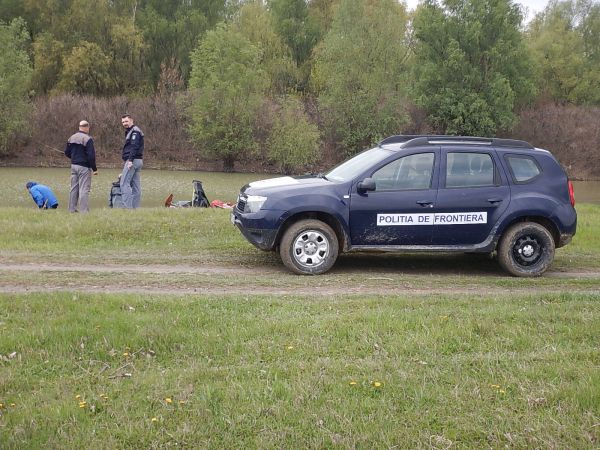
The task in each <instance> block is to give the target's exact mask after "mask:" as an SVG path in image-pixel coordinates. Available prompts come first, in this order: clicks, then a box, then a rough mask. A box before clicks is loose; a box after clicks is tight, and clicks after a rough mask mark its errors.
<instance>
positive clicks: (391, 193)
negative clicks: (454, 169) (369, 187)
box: [350, 147, 439, 246]
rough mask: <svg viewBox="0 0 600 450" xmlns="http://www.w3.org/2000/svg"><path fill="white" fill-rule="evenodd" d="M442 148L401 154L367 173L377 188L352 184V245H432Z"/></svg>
mask: <svg viewBox="0 0 600 450" xmlns="http://www.w3.org/2000/svg"><path fill="white" fill-rule="evenodd" d="M438 161H439V149H438V148H437V147H431V148H429V149H427V150H423V151H421V152H419V153H413V154H409V155H406V154H405V155H402V156H399V157H398V158H396V159H394V160H392V161H389V162H388V163H386V164H385V165H383V166H380V167H378V168H376V169H375V170H374V171H373V172H370V173H368V174H366V175H365V177H371V178H373V179H374V180H375V183H376V189H375V191H371V192H364V193H361V192H358V191H357V189H356V185H355V186H354V187H353V188H352V193H351V201H350V239H351V243H352V245H353V246H397V245H429V244H430V243H431V236H432V230H433V223H431V222H430V221H429V219H428V218H429V217H430V214H429V213H430V212H431V209H432V208H433V205H434V204H435V201H436V192H437V178H438V177H437V173H438V171H439V169H438V165H439V164H438Z"/></svg>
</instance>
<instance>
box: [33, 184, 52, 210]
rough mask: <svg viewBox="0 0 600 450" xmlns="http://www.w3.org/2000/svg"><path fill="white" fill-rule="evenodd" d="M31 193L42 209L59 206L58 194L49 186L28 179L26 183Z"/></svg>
mask: <svg viewBox="0 0 600 450" xmlns="http://www.w3.org/2000/svg"><path fill="white" fill-rule="evenodd" d="M25 187H27V190H28V191H29V193H30V194H31V198H33V201H34V202H35V204H36V205H37V206H38V208H40V209H56V208H58V200H57V199H56V195H54V192H52V189H50V188H49V187H48V186H44V185H43V184H38V183H36V182H35V181H28V182H27V184H26V185H25Z"/></svg>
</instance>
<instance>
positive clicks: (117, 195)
mask: <svg viewBox="0 0 600 450" xmlns="http://www.w3.org/2000/svg"><path fill="white" fill-rule="evenodd" d="M108 206H109V207H111V208H123V207H124V206H125V205H124V204H123V198H122V196H121V184H120V183H119V180H117V181H115V182H114V183H113V184H112V187H111V188H110V194H108Z"/></svg>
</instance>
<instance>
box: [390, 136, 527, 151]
mask: <svg viewBox="0 0 600 450" xmlns="http://www.w3.org/2000/svg"><path fill="white" fill-rule="evenodd" d="M386 144H404V145H403V147H404V148H409V147H418V146H420V145H426V144H463V145H489V146H493V147H517V148H531V149H533V148H534V147H533V145H531V144H530V143H529V142H526V141H520V140H517V139H499V138H484V137H476V136H446V135H420V134H417V135H415V134H405V135H402V134H399V135H395V136H390V137H387V138H385V139H383V140H382V141H381V142H379V146H381V145H386Z"/></svg>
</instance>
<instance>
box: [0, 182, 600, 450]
mask: <svg viewBox="0 0 600 450" xmlns="http://www.w3.org/2000/svg"><path fill="white" fill-rule="evenodd" d="M184 181H185V180H184ZM184 181H181V183H182V186H184V185H185V184H186V183H187V181H186V182H185V183H184ZM240 181H242V180H240ZM190 184H191V183H190ZM210 184H212V183H210ZM214 186H215V189H216V192H223V193H224V194H225V193H227V192H228V190H233V191H235V190H237V189H238V188H239V186H233V185H231V186H226V185H225V184H223V185H222V187H218V188H217V187H216V186H217V184H216V182H215V184H214ZM224 199H227V198H224ZM31 203H32V205H33V202H31ZM32 205H31V207H9V206H4V207H0V230H1V231H0V404H1V406H0V448H2V449H4V448H7V449H13V448H14V449H22V448H31V449H38V448H72V449H81V448H106V449H113V448H132V449H139V448H167V447H168V448H227V449H229V448H435V449H447V448H477V449H479V448H585V449H587V448H599V447H600V338H599V336H600V276H599V275H598V273H599V269H600V237H599V233H598V230H599V229H600V206H595V205H586V204H582V205H578V208H577V209H578V214H579V226H578V232H577V235H576V236H575V238H574V240H573V242H572V243H571V244H570V245H568V246H566V247H565V248H562V249H558V250H557V254H556V259H555V263H554V265H553V266H552V268H551V272H552V273H550V274H549V275H548V276H545V277H542V278H536V279H518V278H512V277H508V276H506V274H504V273H503V272H502V271H501V270H500V269H499V268H498V266H497V263H496V262H495V261H490V260H487V259H483V258H480V257H474V256H473V255H442V256H440V255H400V256H397V255H385V256H382V255H378V256H373V255H347V256H344V257H342V258H341V259H340V261H339V262H338V264H337V265H336V266H335V267H334V269H333V270H332V271H331V272H330V273H328V274H326V275H324V276H319V277H299V276H294V275H291V274H289V273H287V272H285V271H283V270H281V262H280V261H279V259H278V258H277V256H276V255H273V254H269V253H263V252H260V251H258V250H256V249H254V248H253V247H252V246H250V245H249V244H248V243H247V242H246V241H245V240H244V239H243V238H242V237H241V235H240V234H239V232H238V231H237V230H235V229H234V228H233V226H232V225H231V224H230V223H229V214H228V211H224V210H212V209H211V210H204V209H202V210H198V209H166V208H142V209H140V210H137V211H134V212H131V211H122V210H110V209H101V208H95V209H93V210H92V212H91V213H90V214H87V215H69V214H68V213H67V212H66V211H65V210H64V209H63V210H58V211H38V210H36V209H34V208H33V207H32ZM40 265H42V266H40ZM53 266H57V267H61V266H64V267H63V268H62V269H60V268H59V269H56V270H49V269H50V268H51V267H53ZM11 267H14V268H11ZM28 267H29V268H28ZM111 267H113V268H112V269H111ZM145 267H146V268H148V269H149V270H148V271H145V270H144V268H145ZM203 267H204V268H207V269H211V268H214V267H218V268H220V270H221V272H216V273H214V274H212V273H211V272H210V271H207V272H202V271H200V272H194V270H195V269H197V268H200V269H201V268H203ZM128 268H129V271H128V270H127V269H128ZM168 268H174V269H175V270H174V271H173V272H169V271H168V270H166V269H168ZM163 269H165V270H164V271H163ZM123 272H125V273H123ZM15 287H18V288H19V289H20V290H15V289H14V288H15ZM57 287H60V288H61V290H60V292H55V291H54V289H55V288H57ZM169 287H174V288H185V289H189V290H190V291H191V292H193V291H194V290H198V292H202V293H201V294H198V293H196V294H194V293H186V292H187V291H182V292H183V293H181V294H178V295H170V294H164V293H162V294H161V293H160V290H161V289H165V288H169ZM128 288H132V289H133V291H134V292H127V289H128ZM141 288H146V289H147V291H146V292H144V291H142V289H141ZM102 289H105V290H106V292H98V290H100V291H101V290H102ZM136 289H139V291H138V292H136V291H135V290H136ZM327 289H331V293H330V294H327V295H323V294H319V292H320V291H327ZM27 291H30V292H27ZM154 291H156V292H154ZM280 291H281V292H280ZM269 292H271V293H269ZM282 292H283V293H282Z"/></svg>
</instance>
